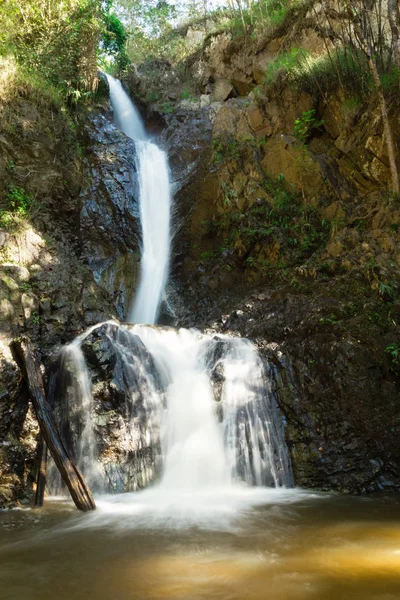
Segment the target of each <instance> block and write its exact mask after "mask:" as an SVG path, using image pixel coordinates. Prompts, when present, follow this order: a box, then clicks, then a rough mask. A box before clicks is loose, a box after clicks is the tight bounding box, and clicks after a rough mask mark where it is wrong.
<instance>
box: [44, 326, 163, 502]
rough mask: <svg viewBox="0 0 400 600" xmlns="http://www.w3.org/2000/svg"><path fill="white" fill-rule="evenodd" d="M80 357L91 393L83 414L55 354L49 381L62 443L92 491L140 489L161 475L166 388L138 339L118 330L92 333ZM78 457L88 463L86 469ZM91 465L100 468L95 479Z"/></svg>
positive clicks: (75, 388) (69, 370) (68, 363)
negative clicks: (73, 455) (161, 425)
mask: <svg viewBox="0 0 400 600" xmlns="http://www.w3.org/2000/svg"><path fill="white" fill-rule="evenodd" d="M82 353H83V356H84V358H85V361H86V364H87V368H88V371H87V377H88V380H89V382H90V386H91V396H92V399H91V400H90V405H89V406H85V399H84V398H83V397H82V394H83V393H84V390H83V389H82V385H81V384H80V383H79V377H81V375H78V370H77V363H76V362H74V361H73V360H72V359H71V356H69V358H68V357H67V358H66V357H65V354H61V355H60V356H59V357H58V359H57V361H56V362H55V364H53V367H52V375H51V377H50V389H51V390H52V398H53V408H54V411H55V414H56V418H57V420H58V422H59V426H60V431H61V432H62V436H63V438H64V440H65V443H66V444H68V446H69V447H70V448H72V449H74V451H75V458H76V459H77V460H79V459H80V464H81V463H83V471H84V473H85V476H86V477H87V478H88V480H89V481H90V482H91V485H92V486H93V487H94V489H99V490H100V491H108V492H123V491H132V490H137V489H142V488H144V487H146V486H147V485H149V483H151V482H152V481H153V480H154V479H156V478H157V477H158V476H159V474H160V469H161V441H160V430H159V423H160V419H161V412H162V411H163V402H162V398H163V395H164V394H165V390H164V387H165V385H164V384H165V382H163V381H162V380H161V379H160V376H159V374H158V371H157V369H156V367H155V364H154V361H153V358H152V356H151V355H150V354H149V352H148V351H147V349H146V347H145V346H144V344H143V342H142V341H141V339H140V338H139V337H138V336H137V335H134V334H133V333H131V332H130V331H129V330H128V329H124V328H120V327H119V326H118V325H117V324H105V325H102V326H101V327H99V328H97V329H96V330H94V331H93V332H92V333H91V334H90V335H89V336H88V337H87V338H85V340H84V341H83V343H82ZM80 373H82V371H80ZM77 377H78V378H77ZM85 437H86V441H85V440H84V438H85ZM85 453H86V458H89V455H90V457H91V458H90V459H89V460H87V461H86V462H85V456H84V454H85ZM94 462H96V463H97V464H99V465H101V466H99V467H98V471H97V472H95V473H93V472H92V469H93V464H94ZM85 464H86V468H85ZM96 486H98V488H96Z"/></svg>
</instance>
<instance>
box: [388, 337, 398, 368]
mask: <svg viewBox="0 0 400 600" xmlns="http://www.w3.org/2000/svg"><path fill="white" fill-rule="evenodd" d="M385 353H386V354H387V355H388V356H389V358H390V361H391V365H392V369H393V370H394V371H397V370H398V369H399V367H400V348H399V345H398V344H397V343H396V342H393V343H392V344H389V346H386V348H385Z"/></svg>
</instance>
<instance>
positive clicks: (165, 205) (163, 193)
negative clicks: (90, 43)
mask: <svg viewBox="0 0 400 600" xmlns="http://www.w3.org/2000/svg"><path fill="white" fill-rule="evenodd" d="M107 78H108V83H109V86H110V98H111V105H112V107H113V110H114V120H115V124H116V125H117V127H119V128H120V129H121V131H123V132H124V133H125V134H126V135H127V136H129V137H130V138H131V139H133V140H134V141H135V142H136V155H137V156H136V162H137V170H138V174H139V194H140V199H139V204H140V222H141V226H142V260H141V267H140V282H139V287H138V291H137V294H136V298H135V302H134V304H133V307H132V308H131V310H130V312H129V315H128V321H131V322H135V323H150V324H152V323H156V321H157V316H158V312H159V308H160V304H161V300H162V297H163V293H164V288H165V285H166V283H167V277H168V268H169V256H170V245H171V235H170V214H171V189H170V182H169V171H168V163H167V156H166V154H165V152H163V151H162V150H160V148H159V147H158V146H156V144H153V143H152V142H150V141H147V134H146V131H145V129H144V126H143V123H142V121H141V118H140V115H139V113H138V110H137V109H136V107H135V105H134V104H133V102H132V101H131V99H130V98H129V96H128V94H127V93H126V92H125V90H124V89H123V87H122V85H121V82H120V81H118V80H117V79H114V77H111V76H110V75H107Z"/></svg>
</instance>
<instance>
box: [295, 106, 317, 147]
mask: <svg viewBox="0 0 400 600" xmlns="http://www.w3.org/2000/svg"><path fill="white" fill-rule="evenodd" d="M323 123H324V122H323V121H321V120H319V119H317V118H316V116H315V109H313V108H312V109H311V110H306V111H304V112H303V113H302V114H301V116H300V117H299V118H298V119H296V120H295V122H294V128H293V135H294V136H295V137H296V138H297V139H298V140H299V142H300V143H301V144H305V143H306V142H307V140H308V138H309V137H310V135H311V132H312V131H313V130H316V129H318V128H319V127H321V125H323Z"/></svg>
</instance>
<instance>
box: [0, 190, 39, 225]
mask: <svg viewBox="0 0 400 600" xmlns="http://www.w3.org/2000/svg"><path fill="white" fill-rule="evenodd" d="M6 203H7V207H6V208H5V209H2V210H0V227H3V228H4V229H15V228H16V227H17V226H18V225H19V224H20V223H21V221H22V220H23V219H24V218H26V217H27V216H28V214H29V212H30V210H31V207H32V203H33V198H32V196H31V195H30V194H28V193H27V192H26V191H25V190H24V189H23V188H19V187H16V186H14V185H11V186H10V187H9V191H8V193H7V195H6Z"/></svg>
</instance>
